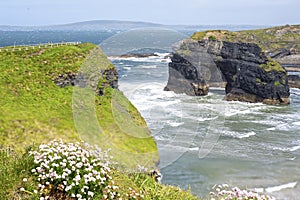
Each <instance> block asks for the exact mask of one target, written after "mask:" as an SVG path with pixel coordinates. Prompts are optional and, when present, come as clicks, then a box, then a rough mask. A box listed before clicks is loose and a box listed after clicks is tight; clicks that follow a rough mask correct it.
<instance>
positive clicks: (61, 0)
mask: <svg viewBox="0 0 300 200" xmlns="http://www.w3.org/2000/svg"><path fill="white" fill-rule="evenodd" d="M299 8H300V0H250V1H248V0H0V25H49V24H65V23H71V22H80V21H89V20H111V19H112V20H129V21H146V22H154V23H161V24H195V25H201V24H204V25H222V24H253V25H283V24H300V12H299Z"/></svg>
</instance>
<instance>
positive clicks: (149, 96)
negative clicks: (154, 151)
mask: <svg viewBox="0 0 300 200" xmlns="http://www.w3.org/2000/svg"><path fill="white" fill-rule="evenodd" d="M216 28H217V27H216ZM252 28H253V27H252ZM204 29H205V27H204ZM228 29H231V27H228ZM128 33H129V32H126V33H125V34H122V33H121V35H120V36H118V35H117V34H118V32H110V31H108V32H103V33H100V32H97V33H96V32H55V31H50V32H40V33H39V32H5V31H2V32H0V34H1V38H0V46H6V45H14V44H16V45H24V44H37V43H47V42H60V41H65V42H67V41H82V42H93V43H95V44H100V46H101V47H102V48H103V50H104V52H105V53H107V54H108V55H109V56H110V57H109V58H110V59H111V61H112V62H113V64H115V66H116V67H117V69H118V72H119V88H120V90H121V91H123V92H124V94H125V95H126V96H127V97H128V98H129V99H130V100H131V101H132V103H133V104H134V105H135V106H136V107H137V108H138V110H139V111H140V113H141V114H142V116H143V117H144V118H145V120H146V122H147V124H148V126H149V128H150V130H151V132H152V135H153V136H154V138H155V140H156V142H157V145H158V150H159V154H160V164H159V168H160V170H161V172H162V174H163V180H162V182H163V183H165V184H171V185H176V186H180V187H182V188H184V189H188V188H190V189H191V191H192V192H193V193H194V194H195V195H197V196H199V197H203V198H207V197H208V194H209V191H210V190H211V188H212V187H213V186H214V185H215V184H223V183H226V184H229V185H230V186H233V187H235V186H237V187H239V188H243V189H244V188H247V189H256V190H257V191H264V192H265V193H268V194H271V195H272V196H275V197H276V198H277V199H287V200H297V199H299V198H298V196H299V194H300V185H299V184H300V114H299V112H300V90H299V89H294V88H292V89H291V104H290V105H288V106H269V105H264V104H261V103H243V102H227V101H224V100H223V98H224V95H225V92H224V89H223V88H210V92H209V94H208V95H207V96H204V97H192V96H187V95H184V94H175V93H173V92H171V91H168V92H167V91H164V90H163V89H164V87H165V86H166V84H167V80H168V62H170V59H169V58H168V56H167V55H168V54H167V53H168V52H170V51H171V50H172V45H173V43H175V42H178V41H179V40H181V39H183V38H185V37H188V35H187V32H184V31H181V32H176V31H172V30H169V31H166V30H163V31H160V32H159V33H157V31H156V30H150V29H146V30H134V31H133V32H132V33H133V34H128ZM158 35H159V36H158ZM137 37H138V38H139V39H137ZM141 49H142V50H143V51H149V49H150V50H152V51H157V52H158V53H157V54H158V55H159V56H148V57H143V58H136V57H127V58H122V57H116V56H112V55H114V54H117V55H119V54H120V53H122V52H123V53H128V52H136V51H138V50H141Z"/></svg>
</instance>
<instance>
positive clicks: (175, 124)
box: [167, 122, 184, 127]
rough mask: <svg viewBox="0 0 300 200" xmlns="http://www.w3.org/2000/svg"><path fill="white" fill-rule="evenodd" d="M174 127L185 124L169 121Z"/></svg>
mask: <svg viewBox="0 0 300 200" xmlns="http://www.w3.org/2000/svg"><path fill="white" fill-rule="evenodd" d="M167 123H168V124H169V125H170V126H172V127H178V126H181V125H183V124H184V122H167Z"/></svg>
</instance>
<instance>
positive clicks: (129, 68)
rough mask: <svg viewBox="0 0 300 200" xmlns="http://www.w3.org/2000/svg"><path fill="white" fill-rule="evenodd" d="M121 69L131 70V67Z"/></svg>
mask: <svg viewBox="0 0 300 200" xmlns="http://www.w3.org/2000/svg"><path fill="white" fill-rule="evenodd" d="M123 69H126V70H131V67H123Z"/></svg>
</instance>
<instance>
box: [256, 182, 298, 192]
mask: <svg viewBox="0 0 300 200" xmlns="http://www.w3.org/2000/svg"><path fill="white" fill-rule="evenodd" d="M297 184H298V182H291V183H287V184H283V185H278V186H274V187H267V188H254V189H252V190H253V191H255V192H258V193H264V192H268V193H273V192H279V191H281V190H285V189H293V188H295V187H296V186H297Z"/></svg>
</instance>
